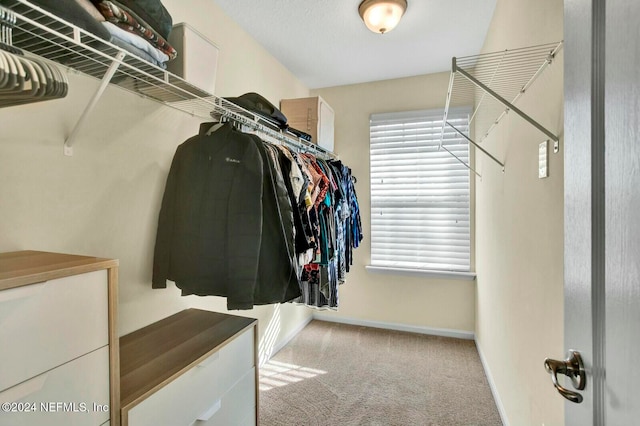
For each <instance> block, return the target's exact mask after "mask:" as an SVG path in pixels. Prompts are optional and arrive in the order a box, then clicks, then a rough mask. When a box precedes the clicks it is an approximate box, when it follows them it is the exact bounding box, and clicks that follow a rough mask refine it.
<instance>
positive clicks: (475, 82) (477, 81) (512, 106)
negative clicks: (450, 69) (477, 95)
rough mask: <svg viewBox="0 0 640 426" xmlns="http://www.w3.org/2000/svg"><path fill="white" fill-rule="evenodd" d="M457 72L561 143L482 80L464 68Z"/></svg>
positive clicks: (458, 69) (457, 69)
mask: <svg viewBox="0 0 640 426" xmlns="http://www.w3.org/2000/svg"><path fill="white" fill-rule="evenodd" d="M456 72H459V73H460V74H462V75H463V76H464V77H465V78H466V79H467V80H469V81H470V82H472V83H473V84H475V85H476V86H478V87H479V88H481V89H482V90H484V91H485V92H486V93H488V94H489V95H490V96H491V97H493V98H494V99H495V100H496V101H498V102H500V103H501V104H502V105H504V106H505V107H506V108H507V109H510V110H512V111H513V112H515V113H516V114H518V115H519V116H520V117H522V118H524V119H525V120H527V121H528V122H529V123H530V124H531V125H532V126H534V127H535V128H536V129H538V130H540V131H541V132H542V133H544V134H545V135H547V136H549V138H551V139H552V140H554V141H556V142H558V141H559V139H558V137H557V136H556V135H554V134H553V133H551V132H550V131H548V130H547V129H546V128H544V127H543V126H542V125H540V124H539V123H538V122H537V121H536V120H534V119H533V118H531V117H529V116H528V115H527V114H525V113H524V112H523V111H522V110H520V109H519V108H517V107H515V106H514V105H513V104H512V103H511V102H509V101H507V100H506V99H505V98H503V97H502V96H500V95H498V94H497V93H496V92H494V91H493V90H491V89H490V88H489V87H488V86H486V85H485V84H483V83H482V82H481V81H480V80H478V79H477V78H475V77H474V76H472V75H471V74H469V73H468V72H466V71H465V70H463V69H462V68H459V67H456Z"/></svg>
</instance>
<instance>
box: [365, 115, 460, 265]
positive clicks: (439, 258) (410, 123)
mask: <svg viewBox="0 0 640 426" xmlns="http://www.w3.org/2000/svg"><path fill="white" fill-rule="evenodd" d="M442 117H443V111H442V110H425V111H410V112H400V113H385V114H372V115H371V123H370V137H371V140H370V154H371V157H370V161H371V264H372V266H380V267H393V268H404V269H421V270H438V271H460V272H463V271H464V272H467V271H469V269H470V222H469V193H470V190H469V170H468V169H467V168H466V167H465V166H464V165H463V164H461V163H460V162H459V161H458V160H456V159H455V158H454V157H453V156H451V155H450V154H449V153H447V152H446V151H445V150H438V145H439V143H440V136H441V131H442ZM447 119H448V121H449V122H450V123H451V124H453V125H454V126H455V127H457V128H458V129H460V130H461V131H463V132H465V133H468V130H469V109H467V108H464V109H462V108H460V109H450V111H449V114H448V118H447ZM445 131H446V134H445V141H446V142H445V145H446V147H447V148H448V149H449V150H450V151H451V152H452V153H453V154H455V155H456V156H457V157H458V158H460V160H462V161H464V162H466V163H468V162H469V146H468V143H467V142H466V141H465V140H464V139H463V138H461V137H459V136H458V135H457V134H456V133H455V132H454V131H453V130H452V129H450V128H448V127H447V128H445Z"/></svg>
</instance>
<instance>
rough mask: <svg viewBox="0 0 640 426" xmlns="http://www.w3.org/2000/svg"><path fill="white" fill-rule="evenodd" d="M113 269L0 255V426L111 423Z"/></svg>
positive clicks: (79, 259)
mask: <svg viewBox="0 0 640 426" xmlns="http://www.w3.org/2000/svg"><path fill="white" fill-rule="evenodd" d="M117 268H118V261H117V260H112V259H100V258H95V257H88V256H75V255H66V254H58V253H46V252H37V251H20V252H12V253H2V254H0V342H2V343H1V344H2V349H1V350H0V404H2V405H1V408H0V425H3V426H4V425H7V426H9V425H10V426H22V425H24V426H32V425H47V426H58V425H60V426H63V425H64V426H76V425H77V426H84V425H87V426H102V425H109V424H110V425H111V426H117V425H119V418H118V416H117V415H115V414H114V415H113V416H112V413H118V412H119V401H120V398H119V380H118V379H119V372H118V356H119V350H118V343H119V341H118V338H117V332H116V318H117V315H116V306H117V273H118V271H117Z"/></svg>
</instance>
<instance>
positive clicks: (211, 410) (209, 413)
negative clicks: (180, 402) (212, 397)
mask: <svg viewBox="0 0 640 426" xmlns="http://www.w3.org/2000/svg"><path fill="white" fill-rule="evenodd" d="M220 407H222V400H221V399H219V400H217V401H216V403H215V404H213V405H212V406H211V407H210V408H209V409H208V410H207V411H205V412H204V413H202V414H200V415H199V416H198V420H197V421H196V424H197V423H198V422H207V421H209V419H210V418H211V417H213V415H214V414H215V413H217V412H218V410H219V409H220Z"/></svg>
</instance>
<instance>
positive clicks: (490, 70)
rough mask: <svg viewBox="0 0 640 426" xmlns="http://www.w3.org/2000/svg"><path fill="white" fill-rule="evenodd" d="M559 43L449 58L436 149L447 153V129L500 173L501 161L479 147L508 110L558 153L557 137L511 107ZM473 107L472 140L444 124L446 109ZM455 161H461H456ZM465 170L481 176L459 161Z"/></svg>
mask: <svg viewBox="0 0 640 426" xmlns="http://www.w3.org/2000/svg"><path fill="white" fill-rule="evenodd" d="M562 45H563V42H562V41H560V42H555V43H547V44H542V45H537V46H531V47H525V48H520V49H513V50H504V51H501V52H493V53H485V54H481V55H475V56H466V57H460V58H456V57H454V58H452V61H451V62H452V63H451V75H450V78H449V88H448V90H447V100H446V104H445V111H444V118H443V120H442V134H441V138H440V148H441V149H444V150H445V151H447V152H450V151H449V150H448V149H447V144H446V142H447V139H446V138H445V129H446V127H447V126H448V127H450V128H451V129H453V130H454V131H455V132H456V133H457V134H459V135H460V136H462V137H463V138H464V139H466V140H467V141H468V142H469V143H470V144H472V145H473V146H474V147H475V148H477V149H478V150H479V151H480V152H481V153H483V154H484V155H486V156H487V157H489V159H491V160H492V161H493V162H495V163H496V164H498V165H499V166H500V167H501V168H502V171H503V172H504V169H505V164H504V162H502V161H500V160H498V159H497V158H496V157H495V156H493V155H492V154H490V153H489V152H488V151H487V150H486V149H484V148H482V147H481V146H480V143H482V141H484V140H485V139H486V138H487V136H489V134H490V133H491V131H492V130H493V129H494V128H495V127H496V126H497V125H498V123H500V121H501V120H502V119H503V118H504V116H505V115H507V114H508V113H509V112H510V111H513V112H514V113H515V114H517V115H518V116H520V117H521V118H522V119H524V120H525V121H527V122H528V123H529V124H531V125H532V126H533V127H535V128H536V129H538V130H539V131H540V132H541V133H543V134H544V135H545V136H546V137H547V138H549V139H550V140H552V141H554V152H555V153H557V152H558V151H559V138H558V136H557V135H556V134H555V133H553V132H551V131H550V130H548V129H547V128H546V127H544V126H543V125H541V124H540V123H539V122H538V121H536V120H535V119H534V118H532V117H531V116H530V115H528V114H527V113H525V112H524V111H522V110H521V109H520V108H518V107H516V106H515V103H516V102H517V101H518V99H520V97H521V96H522V95H523V94H524V93H525V92H526V91H527V90H528V89H529V88H530V87H531V85H532V84H533V82H534V81H535V80H536V79H537V78H538V77H539V76H540V75H541V74H542V72H543V71H544V70H545V69H546V68H547V67H548V66H549V65H551V63H552V62H553V60H554V58H555V57H556V55H557V54H558V52H559V51H560V49H562ZM461 104H472V105H474V109H473V112H472V113H471V116H470V119H469V124H470V125H471V124H472V123H473V124H474V125H475V134H476V135H481V136H480V139H479V141H474V140H473V139H472V138H471V137H470V136H469V135H467V134H464V133H463V132H461V131H460V130H459V129H457V128H456V127H454V126H453V125H452V124H451V123H449V122H448V121H447V115H448V112H449V108H450V107H452V106H454V105H461ZM458 161H461V162H462V160H460V159H458ZM462 163H463V164H464V165H465V166H466V167H467V168H468V169H469V170H471V171H472V172H474V173H475V174H476V175H478V176H479V177H482V176H481V175H480V174H479V173H478V172H477V171H476V170H475V169H473V168H472V167H471V166H470V165H469V164H467V163H465V162H462Z"/></svg>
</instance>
